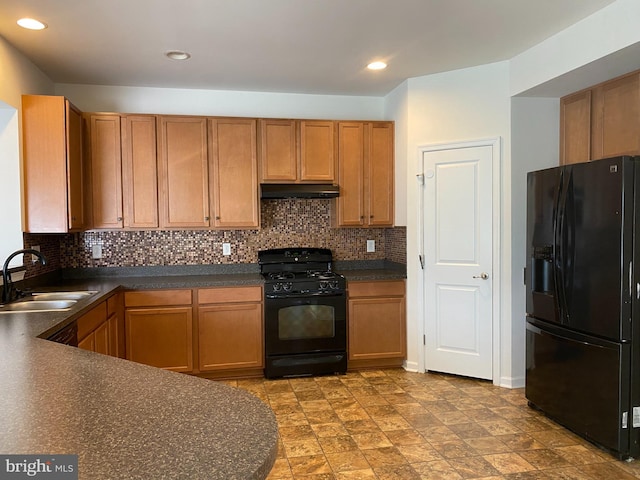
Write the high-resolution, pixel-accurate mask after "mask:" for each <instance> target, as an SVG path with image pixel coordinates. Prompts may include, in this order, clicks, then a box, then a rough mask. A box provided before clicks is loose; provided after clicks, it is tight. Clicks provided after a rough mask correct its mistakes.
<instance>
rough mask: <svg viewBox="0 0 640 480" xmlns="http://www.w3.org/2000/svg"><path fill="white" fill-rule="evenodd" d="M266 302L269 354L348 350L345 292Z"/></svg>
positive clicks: (266, 338)
mask: <svg viewBox="0 0 640 480" xmlns="http://www.w3.org/2000/svg"><path fill="white" fill-rule="evenodd" d="M264 305H265V318H264V323H265V352H266V354H267V356H272V355H288V354H297V353H314V352H345V351H346V349H347V304H346V297H345V293H344V292H342V293H335V294H334V293H332V294H319V295H312V294H298V295H291V296H289V295H287V296H285V297H284V298H269V297H268V298H266V299H265V302H264Z"/></svg>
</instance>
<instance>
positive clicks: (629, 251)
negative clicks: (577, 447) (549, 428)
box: [525, 157, 640, 458]
mask: <svg viewBox="0 0 640 480" xmlns="http://www.w3.org/2000/svg"><path fill="white" fill-rule="evenodd" d="M639 187H640V159H639V158H634V157H616V158H611V159H603V160H597V161H593V162H589V163H581V164H575V165H567V166H562V167H556V168H550V169H546V170H540V171H537V172H530V173H529V174H528V176H527V253H526V255H527V265H526V269H525V283H526V292H527V293H526V295H527V299H526V309H527V317H526V322H527V325H526V329H527V331H526V349H527V351H526V397H527V400H528V401H529V404H530V405H531V406H532V407H535V408H537V409H539V410H541V411H542V412H544V413H545V414H546V415H547V416H549V417H550V418H552V419H554V420H555V421H557V422H558V423H560V424H562V425H564V426H566V427H567V428H569V429H571V430H573V431H574V432H576V433H577V434H579V435H581V436H582V437H584V438H586V439H588V440H590V441H592V442H593V443H595V444H597V445H600V446H601V447H604V448H606V449H608V450H609V451H611V452H613V453H614V454H616V455H617V456H619V457H620V458H627V457H637V456H638V454H640V444H639V441H640V438H639V433H640V358H639V354H640V351H639V347H640V327H639V323H638V322H640V313H639V310H638V307H639V303H638V302H639V298H640V283H639V282H640V274H639V270H638V268H639V265H638V263H639V262H638V261H637V259H636V255H638V253H637V252H639V251H640V250H638V247H639V243H638V242H639V240H640V235H638V236H636V235H635V230H636V229H637V228H640V225H638V220H639V219H640V205H637V202H638V201H639V200H640V192H639V191H638V188H639ZM636 197H638V198H636ZM639 258H640V257H639Z"/></svg>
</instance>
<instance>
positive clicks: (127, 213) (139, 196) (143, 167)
mask: <svg viewBox="0 0 640 480" xmlns="http://www.w3.org/2000/svg"><path fill="white" fill-rule="evenodd" d="M122 182H123V203H124V226H125V227H130V228H157V227H158V166H157V157H156V117H155V116H151V115H126V116H125V117H123V119H122Z"/></svg>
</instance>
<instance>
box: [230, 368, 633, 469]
mask: <svg viewBox="0 0 640 480" xmlns="http://www.w3.org/2000/svg"><path fill="white" fill-rule="evenodd" d="M227 383H229V384H231V385H235V386H238V387H240V388H243V389H245V390H248V391H250V392H252V393H253V394H255V395H256V396H258V397H259V398H261V399H262V400H263V401H264V402H266V403H268V404H269V405H270V406H271V408H272V409H273V411H274V412H275V414H276V417H277V419H278V426H279V429H280V444H279V453H278V459H277V460H276V463H275V466H274V468H273V470H272V471H271V474H270V475H269V477H268V479H269V480H280V479H283V480H284V479H295V480H298V479H305V480H328V479H336V480H346V479H350V480H352V479H381V480H387V479H429V480H454V479H469V478H483V479H487V480H498V479H505V480H507V479H508V480H530V479H535V480H540V479H552V480H560V479H562V480H587V479H588V480H625V479H637V478H640V462H638V461H634V462H630V463H629V462H623V461H619V460H617V459H616V458H615V457H613V456H611V455H609V454H608V453H606V452H603V451H602V450H599V449H598V448H596V447H594V446H592V445H591V444H589V443H588V442H586V441H584V440H582V439H580V438H579V437H577V436H575V435H573V434H572V433H571V432H569V431H568V430H565V429H563V428H562V427H560V426H558V425H557V424H555V423H553V422H551V421H550V420H548V419H546V418H545V417H544V416H542V415H541V414H539V413H538V412H536V411H534V410H532V409H530V408H529V407H528V406H527V402H526V399H525V398H524V390H523V389H518V390H510V389H504V388H499V387H495V386H493V385H492V384H491V383H490V382H486V381H479V380H472V379H466V378H459V377H455V376H446V375H440V374H419V373H409V372H405V371H404V370H402V369H392V370H375V371H362V372H355V373H348V374H347V375H344V376H327V377H315V378H296V379H283V380H262V379H255V380H238V381H229V382H227Z"/></svg>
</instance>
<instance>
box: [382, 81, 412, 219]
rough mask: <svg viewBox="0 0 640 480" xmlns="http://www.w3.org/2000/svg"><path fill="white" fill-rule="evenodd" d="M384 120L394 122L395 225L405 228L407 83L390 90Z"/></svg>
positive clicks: (407, 128) (386, 100)
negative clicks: (387, 119)
mask: <svg viewBox="0 0 640 480" xmlns="http://www.w3.org/2000/svg"><path fill="white" fill-rule="evenodd" d="M384 115H385V118H390V119H393V120H395V163H396V164H395V173H394V175H395V177H394V179H395V187H394V188H395V225H396V226H405V227H406V226H407V189H406V183H407V158H408V157H407V140H408V134H409V81H408V80H406V81H404V82H402V83H401V84H400V85H398V86H397V87H396V88H395V89H394V90H392V91H391V92H390V93H389V94H388V95H387V96H386V97H385V103H384Z"/></svg>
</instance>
